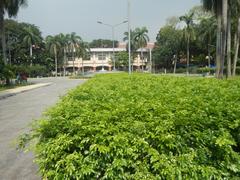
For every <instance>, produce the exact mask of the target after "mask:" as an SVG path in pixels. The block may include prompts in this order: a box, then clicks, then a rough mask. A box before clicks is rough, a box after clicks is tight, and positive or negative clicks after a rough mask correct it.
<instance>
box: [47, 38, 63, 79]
mask: <svg viewBox="0 0 240 180" xmlns="http://www.w3.org/2000/svg"><path fill="white" fill-rule="evenodd" d="M46 42H47V44H46V47H47V49H48V50H49V52H50V54H52V55H54V57H55V76H56V77H57V69H58V59H57V57H58V53H59V52H60V51H61V48H62V46H61V42H60V41H59V37H58V36H47V38H46Z"/></svg>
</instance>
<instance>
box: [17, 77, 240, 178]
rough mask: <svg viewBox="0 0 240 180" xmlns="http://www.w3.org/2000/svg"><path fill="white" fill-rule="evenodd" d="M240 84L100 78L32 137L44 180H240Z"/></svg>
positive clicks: (56, 109) (67, 99) (63, 102)
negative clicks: (238, 178) (239, 178)
mask: <svg viewBox="0 0 240 180" xmlns="http://www.w3.org/2000/svg"><path fill="white" fill-rule="evenodd" d="M239 89H240V80H239V79H233V80H222V81H221V80H216V79H205V78H186V77H167V76H166V77H163V76H153V75H142V74H134V75H131V76H128V75H127V74H109V75H99V76H96V77H95V78H93V79H91V80H89V81H87V82H86V83H85V84H84V85H82V86H80V87H78V88H76V89H75V90H73V91H71V92H70V93H69V94H68V95H67V96H66V97H64V98H63V99H62V100H61V101H60V102H59V103H58V104H57V105H56V106H55V107H54V108H52V109H50V110H49V111H48V113H47V116H46V117H45V118H43V119H42V120H40V121H38V122H37V124H35V126H34V128H33V132H32V133H31V134H30V135H24V136H22V139H21V141H20V145H23V144H25V142H26V141H27V140H29V139H35V142H36V156H37V158H36V161H37V163H38V164H39V167H40V171H41V173H42V175H43V178H46V179H136V180H138V179H146V180H149V179H234V178H236V179H237V177H240V154H239V152H240V136H239V134H240V93H239V92H240V91H239Z"/></svg>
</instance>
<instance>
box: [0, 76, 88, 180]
mask: <svg viewBox="0 0 240 180" xmlns="http://www.w3.org/2000/svg"><path fill="white" fill-rule="evenodd" d="M32 82H34V83H41V84H42V85H44V86H41V87H37V89H36V88H34V89H32V90H30V89H24V90H23V92H22V91H21V93H19V92H10V93H15V94H14V96H10V97H9V96H8V97H6V98H4V99H0V180H35V179H36V180H38V179H40V176H39V175H37V166H36V165H35V164H34V163H33V154H32V153H26V154H24V153H19V152H17V151H16V150H15V148H16V144H14V141H15V140H16V138H17V137H18V136H19V135H20V134H22V133H23V132H26V131H27V130H28V126H29V124H30V123H31V122H32V121H33V120H34V119H38V118H40V117H41V115H42V113H43V112H44V111H45V110H46V108H48V107H49V106H52V105H54V104H55V103H56V102H57V101H58V99H59V96H62V95H64V94H65V93H66V92H67V91H68V90H69V89H72V88H74V87H76V86H77V85H79V84H81V83H83V82H84V81H83V80H69V79H67V78H45V79H33V80H32ZM48 83H50V84H48ZM28 88H30V87H28ZM15 91H16V90H15ZM5 93H6V92H5Z"/></svg>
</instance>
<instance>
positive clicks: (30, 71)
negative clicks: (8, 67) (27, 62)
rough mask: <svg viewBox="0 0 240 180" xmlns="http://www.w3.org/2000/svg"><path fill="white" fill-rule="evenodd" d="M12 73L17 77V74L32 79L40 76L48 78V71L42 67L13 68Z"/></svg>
mask: <svg viewBox="0 0 240 180" xmlns="http://www.w3.org/2000/svg"><path fill="white" fill-rule="evenodd" d="M12 71H13V72H14V74H15V75H17V74H26V75H28V76H30V77H38V76H47V75H48V70H47V69H46V67H45V66H41V65H33V66H30V67H29V66H13V67H12Z"/></svg>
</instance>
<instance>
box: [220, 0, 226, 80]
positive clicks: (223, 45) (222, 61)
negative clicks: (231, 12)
mask: <svg viewBox="0 0 240 180" xmlns="http://www.w3.org/2000/svg"><path fill="white" fill-rule="evenodd" d="M222 7H223V8H222V22H223V24H222V44H221V45H222V49H221V50H222V54H221V55H222V57H221V65H220V75H219V78H221V79H223V72H224V67H225V56H226V44H227V24H228V0H222Z"/></svg>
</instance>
